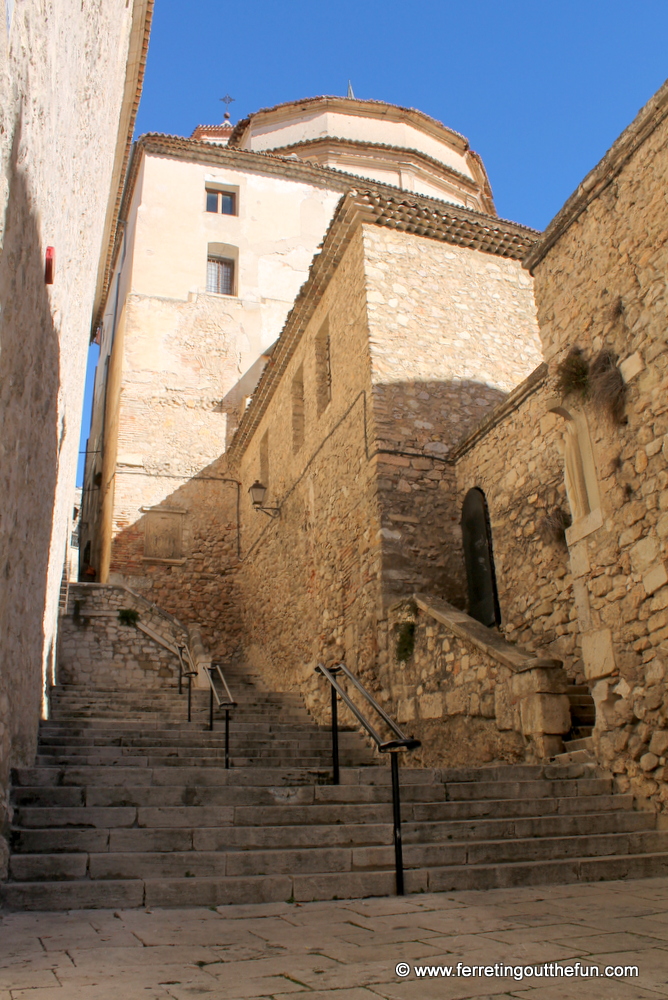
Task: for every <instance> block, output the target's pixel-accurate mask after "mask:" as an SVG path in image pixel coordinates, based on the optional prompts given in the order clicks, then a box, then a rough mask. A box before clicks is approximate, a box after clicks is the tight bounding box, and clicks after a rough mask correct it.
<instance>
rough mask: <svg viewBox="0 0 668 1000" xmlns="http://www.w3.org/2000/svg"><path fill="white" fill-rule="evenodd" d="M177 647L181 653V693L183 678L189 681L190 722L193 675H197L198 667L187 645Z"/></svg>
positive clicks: (180, 691)
mask: <svg viewBox="0 0 668 1000" xmlns="http://www.w3.org/2000/svg"><path fill="white" fill-rule="evenodd" d="M176 648H177V650H178V653H179V694H183V678H184V677H185V678H186V680H187V682H188V722H190V721H191V717H192V704H193V677H196V676H197V668H196V667H195V664H194V663H193V659H192V656H191V655H190V650H189V649H188V647H187V646H185V645H183V646H177V647H176Z"/></svg>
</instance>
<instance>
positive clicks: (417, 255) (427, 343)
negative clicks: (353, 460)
mask: <svg viewBox="0 0 668 1000" xmlns="http://www.w3.org/2000/svg"><path fill="white" fill-rule="evenodd" d="M364 249H365V270H366V278H367V298H368V303H369V306H368V309H369V334H370V349H371V358H372V381H373V407H374V417H375V420H376V424H377V433H378V447H379V448H380V449H381V451H383V450H384V451H385V452H386V453H385V454H381V455H379V474H380V477H381V480H380V484H379V499H380V503H381V508H382V518H383V524H382V528H383V543H382V544H383V590H384V595H385V598H386V600H392V599H396V598H397V597H401V596H406V595H407V594H410V593H412V592H413V591H414V590H416V589H418V590H420V589H421V590H424V591H426V592H428V593H433V594H438V595H441V596H445V597H447V599H448V600H449V601H452V602H454V603H456V604H458V605H459V606H463V601H464V593H465V584H464V579H463V563H462V555H461V534H460V530H459V510H458V507H457V504H456V483H455V478H454V474H453V471H452V468H451V467H449V466H448V465H447V464H446V460H447V457H448V455H449V453H450V451H451V450H452V448H453V447H454V445H455V444H456V443H457V442H459V441H460V440H461V438H462V437H463V436H464V435H465V434H466V433H467V431H468V430H469V429H470V428H471V427H472V426H473V424H475V423H476V422H477V421H478V420H479V419H480V417H481V416H482V415H483V414H484V413H485V412H487V411H488V410H489V409H490V408H491V407H493V406H494V405H495V404H497V403H498V402H500V401H501V400H502V399H504V398H505V396H506V395H507V394H508V393H509V392H510V391H511V390H512V389H514V387H515V386H516V385H517V384H518V383H519V382H521V381H522V380H523V379H524V378H526V376H527V375H528V374H529V372H530V371H532V370H533V369H534V368H535V367H536V365H538V364H539V363H540V361H541V352H540V341H539V338H538V329H537V325H536V317H535V307H534V302H533V294H532V281H531V278H530V276H529V275H528V274H527V273H526V272H525V271H523V270H522V267H521V264H520V262H519V261H515V260H506V259H503V258H501V257H495V256H494V255H492V254H485V253H480V252H478V251H476V250H469V249H466V248H461V247H456V246H451V245H449V244H444V243H441V242H439V241H436V240H433V239H427V238H425V237H420V236H413V235H410V234H408V233H403V232H395V231H393V230H390V229H386V228H383V227H378V226H366V227H365V228H364Z"/></svg>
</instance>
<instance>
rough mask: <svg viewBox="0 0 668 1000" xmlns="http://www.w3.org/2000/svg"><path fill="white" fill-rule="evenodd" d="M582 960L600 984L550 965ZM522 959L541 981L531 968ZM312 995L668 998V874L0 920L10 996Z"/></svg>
mask: <svg viewBox="0 0 668 1000" xmlns="http://www.w3.org/2000/svg"><path fill="white" fill-rule="evenodd" d="M577 962H579V963H580V967H581V966H585V967H587V968H588V967H590V966H598V967H599V969H600V972H601V976H600V978H598V979H594V978H584V977H582V976H581V975H580V974H579V973H580V968H578V969H577V971H576V974H575V975H574V976H572V977H570V978H568V977H566V976H561V975H558V974H557V973H555V966H554V964H553V963H557V964H558V965H560V966H563V967H564V968H567V967H570V968H571V969H574V970H575V969H576V963H577ZM400 963H405V966H406V968H401V966H400ZM458 963H461V964H462V965H463V966H467V967H468V969H469V970H471V969H474V971H473V972H472V973H471V974H469V975H466V974H465V972H466V970H465V969H464V968H461V967H460V970H459V974H458V969H457V965H458ZM495 964H496V965H497V968H496V969H495V968H494V967H495ZM398 965H399V970H397V966H398ZM499 965H503V966H512V967H513V972H512V976H506V977H503V976H499V975H496V972H504V971H506V972H507V971H508V970H504V969H501V968H499ZM527 965H529V966H539V967H540V969H539V971H542V972H543V975H542V976H540V977H537V976H536V975H534V976H527V975H525V973H524V967H525V966H527ZM424 966H435V967H438V966H443V967H444V970H445V968H446V967H450V968H451V970H452V974H451V976H449V977H448V976H447V975H444V974H443V972H442V973H441V974H440V975H439V976H437V977H427V976H424V975H423V976H422V977H421V976H419V975H418V973H417V972H416V967H424ZM607 966H613V967H615V966H617V967H620V966H624V967H625V966H637V967H638V970H639V975H638V976H637V977H635V976H626V977H624V976H614V973H613V978H604V972H605V968H606V967H607ZM474 967H475V968H474ZM406 969H408V974H407V975H400V974H399V973H405V972H406ZM550 972H552V975H550V974H549V973H550ZM302 995H304V997H305V1000H378V998H380V997H382V998H386V1000H431V998H439V1000H441V998H444V1000H449V998H452V1000H455V998H457V1000H463V998H467V997H476V998H477V1000H485V998H491V997H519V998H522V997H523V998H526V1000H571V998H572V1000H590V998H597V1000H598V998H601V1000H616V998H620V1000H635V998H640V997H666V998H668V878H660V879H647V880H643V881H630V882H606V883H596V884H588V885H573V886H570V885H569V886H554V887H549V886H548V887H543V888H541V887H539V888H534V889H503V890H492V891H489V892H453V893H439V894H433V895H419V896H410V897H408V898H405V899H361V900H345V901H334V902H328V903H306V904H302V905H297V904H290V903H271V904H265V905H263V904H258V905H249V906H230V907H221V908H220V909H219V910H215V909H212V910H208V909H189V910H153V911H148V910H122V911H113V910H96V911H91V910H86V911H84V910H79V911H75V912H74V911H73V912H70V913H5V914H3V915H2V916H1V917H0V1000H190V998H193V997H211V998H215V1000H217V998H220V1000H250V998H255V997H279V998H281V1000H289V996H295V1000H299V998H300V997H301V996H302Z"/></svg>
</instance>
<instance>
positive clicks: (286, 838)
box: [12, 807, 664, 854]
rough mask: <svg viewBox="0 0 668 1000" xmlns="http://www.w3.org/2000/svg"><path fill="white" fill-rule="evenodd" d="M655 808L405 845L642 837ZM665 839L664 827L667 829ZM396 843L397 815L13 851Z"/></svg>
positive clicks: (512, 822) (417, 836) (137, 834)
mask: <svg viewBox="0 0 668 1000" xmlns="http://www.w3.org/2000/svg"><path fill="white" fill-rule="evenodd" d="M653 827H654V817H653V816H652V815H651V814H649V813H640V812H618V813H610V812H608V813H593V814H587V815H585V816H580V815H574V816H567V815H559V816H532V817H527V818H524V819H512V818H511V819H481V820H477V821H471V820H456V821H450V822H440V823H413V822H408V823H404V824H403V827H402V837H403V842H404V844H405V845H409V844H410V845H419V844H422V845H426V844H433V843H452V842H454V843H457V842H468V841H484V842H494V841H504V843H505V842H506V841H510V840H512V838H517V839H520V840H524V839H529V838H534V839H535V838H546V837H574V836H594V835H598V834H601V835H608V834H613V833H614V834H635V833H639V832H643V831H647V832H649V831H653ZM661 835H662V836H664V834H663V832H662V834H661ZM391 843H392V824H391V812H390V810H389V807H388V809H387V811H386V822H384V823H365V822H358V823H348V824H330V825H305V826H263V827H258V826H250V827H243V826H242V827H239V826H234V827H230V826H228V827H223V828H221V827H197V828H190V827H180V828H174V827H172V828H164V827H163V828H157V829H141V828H127V827H107V828H100V829H81V828H73V829H54V828H47V829H26V828H24V829H17V828H13V829H12V850H13V852H14V853H17V854H18V853H21V854H25V853H28V854H54V853H60V852H65V853H79V852H83V853H90V854H100V853H106V852H130V851H132V852H134V851H137V852H151V851H166V852H169V851H194V852H197V851H229V850H241V851H247V850H254V849H257V848H295V847H322V845H323V844H327V845H328V846H329V847H337V846H353V845H383V844H385V845H388V844H391Z"/></svg>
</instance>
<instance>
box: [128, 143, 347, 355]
mask: <svg viewBox="0 0 668 1000" xmlns="http://www.w3.org/2000/svg"><path fill="white" fill-rule="evenodd" d="M209 181H210V182H214V183H216V184H229V185H230V186H231V187H232V188H238V190H239V195H238V215H236V216H232V215H220V214H219V215H216V214H213V213H210V212H207V211H205V188H206V184H207V182H209ZM340 197H341V195H340V192H334V191H327V190H326V189H324V188H321V187H315V186H311V185H308V184H303V183H298V182H295V181H291V180H287V179H283V178H281V177H276V176H263V175H262V174H260V173H251V172H249V171H242V170H231V169H221V168H216V167H214V166H212V165H211V164H204V163H192V162H191V163H188V162H186V161H183V160H177V159H170V158H168V157H158V156H153V155H149V156H146V157H145V164H144V173H143V178H142V179H141V184H140V185H139V184H138V198H139V205H138V208H137V223H136V235H135V245H134V259H133V261H132V277H131V280H130V283H129V284H130V288H131V290H132V292H135V293H139V294H142V295H157V296H163V297H166V298H172V299H186V298H187V297H188V294H189V293H191V292H204V291H205V290H206V257H207V245H208V244H209V243H229V244H232V245H233V246H235V247H238V249H239V273H238V276H237V281H238V288H237V291H238V295H237V296H236V297H237V298H238V299H240V300H243V301H244V302H245V303H252V302H255V303H264V301H265V299H277V300H279V301H281V302H284V303H291V302H292V300H293V299H294V297H295V295H296V294H297V292H298V290H299V288H300V286H301V284H302V283H303V281H304V279H305V277H306V273H307V271H308V267H309V265H310V262H311V259H312V257H313V252H314V250H315V248H316V246H317V245H318V243H319V242H320V241H321V239H322V237H323V235H324V233H325V230H326V229H327V226H328V224H329V222H330V220H331V218H332V215H333V213H334V208H335V207H336V204H337V202H338V200H339V198H340ZM279 332H280V328H279V330H276V335H278V333H279ZM262 346H263V347H264V346H267V344H266V343H265V344H262Z"/></svg>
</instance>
